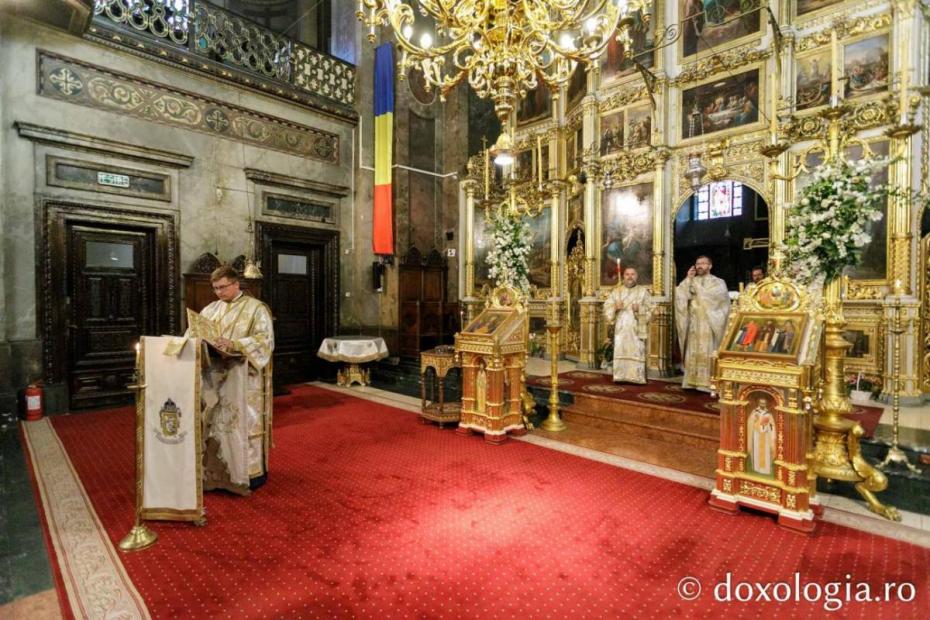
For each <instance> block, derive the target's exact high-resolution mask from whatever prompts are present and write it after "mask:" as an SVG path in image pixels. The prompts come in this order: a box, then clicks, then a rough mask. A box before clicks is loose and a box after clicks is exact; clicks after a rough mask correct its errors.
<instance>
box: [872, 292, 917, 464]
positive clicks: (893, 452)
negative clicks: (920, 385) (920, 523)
mask: <svg viewBox="0 0 930 620" xmlns="http://www.w3.org/2000/svg"><path fill="white" fill-rule="evenodd" d="M902 292H903V291H902V289H901V282H900V281H897V282H895V291H894V293H895V294H894V303H893V304H892V306H891V308H892V312H893V315H892V320H891V325H890V327H889V329H890V330H891V333H892V343H893V345H892V346H893V352H892V359H891V412H892V425H891V429H892V430H891V447H890V448H888V454H886V455H885V459H884V460H883V461H882V462H881V463H879V464H878V465H876V467H878V468H879V469H882V470H884V469H887V468H889V467H892V466H904V467H906V468H907V469H908V470H910V471H911V472H912V473H915V474H919V473H920V469H919V468H918V467H916V466H915V465H914V464H913V463H911V462H910V460H909V459H908V458H907V454H905V452H904V450H902V449H901V447H900V445H899V444H898V440H899V432H900V425H899V422H900V420H899V418H900V414H901V334H903V333H904V327H903V326H902V325H901V293H902ZM908 323H910V320H908Z"/></svg>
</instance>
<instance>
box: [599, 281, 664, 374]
mask: <svg viewBox="0 0 930 620" xmlns="http://www.w3.org/2000/svg"><path fill="white" fill-rule="evenodd" d="M638 280H639V274H638V273H637V271H636V268H635V267H626V268H624V270H623V280H622V284H621V285H620V286H617V287H615V288H614V290H613V291H611V292H610V295H609V296H608V297H607V299H606V300H605V301H604V318H605V319H606V320H607V325H608V329H610V325H611V324H612V323H613V324H615V327H614V361H613V370H614V381H626V382H628V383H646V337H647V335H648V334H649V319H650V317H651V316H652V310H653V306H652V302H651V300H650V296H649V289H647V288H646V287H645V286H640V285H639V284H637V281H638Z"/></svg>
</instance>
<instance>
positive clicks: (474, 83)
mask: <svg viewBox="0 0 930 620" xmlns="http://www.w3.org/2000/svg"><path fill="white" fill-rule="evenodd" d="M651 4H652V2H651V0H576V1H574V2H566V1H565V0H458V1H457V2H454V3H452V2H442V1H439V0H359V3H358V10H357V12H356V16H357V17H358V19H359V20H360V21H362V22H363V23H364V24H365V25H366V26H367V27H368V28H369V32H368V38H369V40H370V41H371V42H372V43H374V42H375V40H376V31H377V29H378V27H380V26H385V25H390V27H391V29H392V30H393V34H394V40H395V41H396V42H397V46H398V47H399V48H400V52H401V56H400V60H399V62H398V74H399V75H400V79H404V77H405V76H406V73H407V71H408V70H409V69H411V68H415V69H417V70H418V71H420V72H421V73H422V74H423V78H424V82H425V84H426V88H427V90H429V89H432V88H438V89H439V94H440V100H445V95H446V94H447V93H448V92H449V91H450V90H451V89H452V88H454V87H455V86H456V85H457V84H459V83H460V82H462V81H463V80H466V79H467V81H468V83H469V84H470V85H471V87H472V89H474V91H475V92H476V93H477V94H478V96H479V97H483V98H485V97H490V98H491V99H492V100H493V101H494V107H495V110H496V111H497V114H498V116H499V117H500V118H501V119H502V120H503V119H505V118H507V117H509V116H510V115H511V113H512V112H513V111H514V109H515V104H516V102H517V100H518V99H519V98H521V97H525V96H526V94H527V92H528V91H530V90H532V89H534V88H536V87H537V86H538V85H539V84H540V83H542V84H545V85H546V86H548V87H549V88H550V89H553V90H555V89H558V87H560V86H561V85H563V84H565V83H566V82H568V80H569V78H571V75H572V72H573V71H574V70H575V67H576V66H577V65H578V64H579V63H581V64H589V63H591V62H593V61H594V60H595V59H597V58H599V57H600V56H601V55H602V54H603V52H604V51H605V50H606V49H607V45H608V44H609V43H610V41H611V39H612V38H614V36H616V39H617V41H618V42H620V44H621V45H622V46H623V47H624V49H629V47H631V45H632V37H631V33H630V31H631V27H632V26H633V24H634V23H635V15H636V13H637V12H640V11H641V13H642V15H648V14H649V13H648V12H646V11H642V9H644V8H646V7H648V6H649V5H651Z"/></svg>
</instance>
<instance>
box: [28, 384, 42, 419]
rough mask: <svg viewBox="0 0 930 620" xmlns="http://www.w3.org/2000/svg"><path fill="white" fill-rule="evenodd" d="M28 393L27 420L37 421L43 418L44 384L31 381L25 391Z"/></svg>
mask: <svg viewBox="0 0 930 620" xmlns="http://www.w3.org/2000/svg"><path fill="white" fill-rule="evenodd" d="M25 395H26V420H28V421H30V422H31V421H35V420H41V419H42V385H41V384H39V383H30V384H29V386H28V387H27V388H26V391H25Z"/></svg>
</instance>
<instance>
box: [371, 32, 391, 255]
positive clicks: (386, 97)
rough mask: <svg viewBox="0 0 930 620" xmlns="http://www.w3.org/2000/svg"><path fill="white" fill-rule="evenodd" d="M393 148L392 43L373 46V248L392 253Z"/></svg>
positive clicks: (380, 251)
mask: <svg viewBox="0 0 930 620" xmlns="http://www.w3.org/2000/svg"><path fill="white" fill-rule="evenodd" d="M393 148H394V46H393V45H392V44H391V43H384V44H383V45H379V46H378V47H377V48H375V205H374V214H373V218H372V220H373V222H372V227H373V235H372V239H371V245H372V250H374V253H375V254H393V253H394V209H393V187H392V185H391V180H392V164H393V161H392V154H393Z"/></svg>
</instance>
